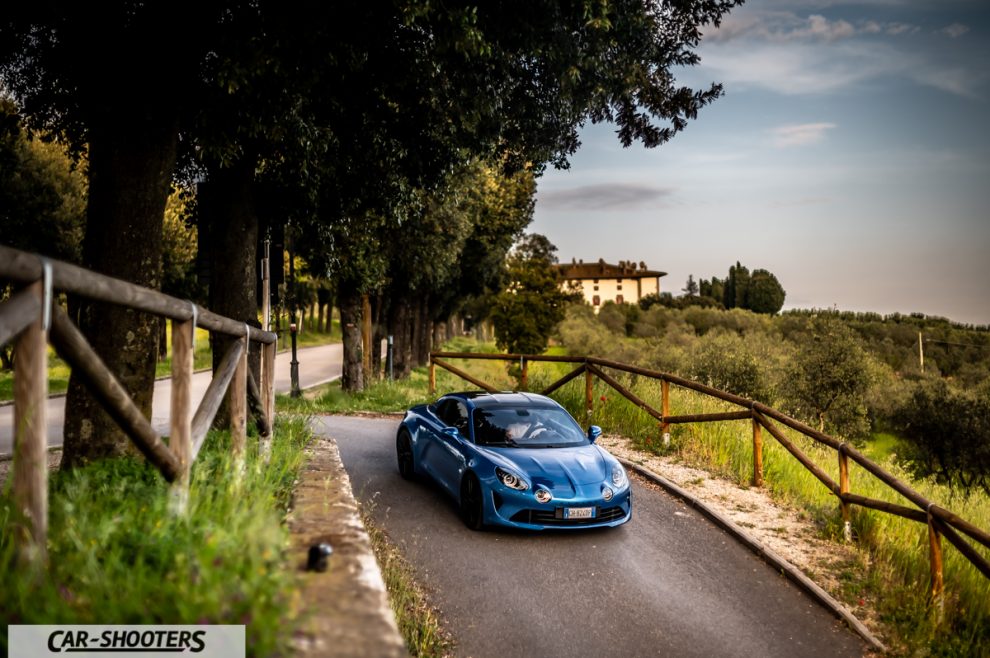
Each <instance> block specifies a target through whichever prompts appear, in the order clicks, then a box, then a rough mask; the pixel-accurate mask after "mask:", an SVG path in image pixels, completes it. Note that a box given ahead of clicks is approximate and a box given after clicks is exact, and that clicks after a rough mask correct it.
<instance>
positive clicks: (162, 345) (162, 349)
mask: <svg viewBox="0 0 990 658" xmlns="http://www.w3.org/2000/svg"><path fill="white" fill-rule="evenodd" d="M167 326H168V319H167V318H165V317H164V316H163V317H160V318H158V360H159V361H164V360H165V359H167V358H168V329H166V327H167Z"/></svg>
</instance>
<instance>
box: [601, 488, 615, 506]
mask: <svg viewBox="0 0 990 658" xmlns="http://www.w3.org/2000/svg"><path fill="white" fill-rule="evenodd" d="M614 495H615V492H613V491H612V490H611V489H609V488H608V487H602V498H603V499H604V500H605V502H606V503H607V502H608V501H610V500H612V496H614Z"/></svg>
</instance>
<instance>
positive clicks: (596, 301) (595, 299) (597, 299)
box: [591, 295, 602, 306]
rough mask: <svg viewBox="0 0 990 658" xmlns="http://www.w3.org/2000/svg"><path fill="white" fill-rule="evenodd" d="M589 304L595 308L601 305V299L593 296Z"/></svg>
mask: <svg viewBox="0 0 990 658" xmlns="http://www.w3.org/2000/svg"><path fill="white" fill-rule="evenodd" d="M591 303H592V304H594V305H595V306H598V305H599V304H601V303H602V298H601V297H599V296H598V295H595V296H594V297H593V298H592V299H591Z"/></svg>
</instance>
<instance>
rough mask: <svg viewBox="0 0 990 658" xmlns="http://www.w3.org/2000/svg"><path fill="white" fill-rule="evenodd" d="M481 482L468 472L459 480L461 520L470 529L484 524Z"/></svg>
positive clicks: (481, 526) (478, 528) (478, 527)
mask: <svg viewBox="0 0 990 658" xmlns="http://www.w3.org/2000/svg"><path fill="white" fill-rule="evenodd" d="M483 495H484V494H483V492H482V489H481V483H480V482H479V481H478V477H477V476H476V475H475V474H474V473H470V472H469V473H468V474H467V475H465V476H464V479H463V480H462V481H461V520H462V521H464V525H466V526H467V527H468V528H470V529H471V530H481V529H482V528H484V526H485V505H484V500H483V499H482V496H483Z"/></svg>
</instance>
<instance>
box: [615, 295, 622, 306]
mask: <svg viewBox="0 0 990 658" xmlns="http://www.w3.org/2000/svg"><path fill="white" fill-rule="evenodd" d="M615 303H616V304H621V303H622V295H616V296H615Z"/></svg>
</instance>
